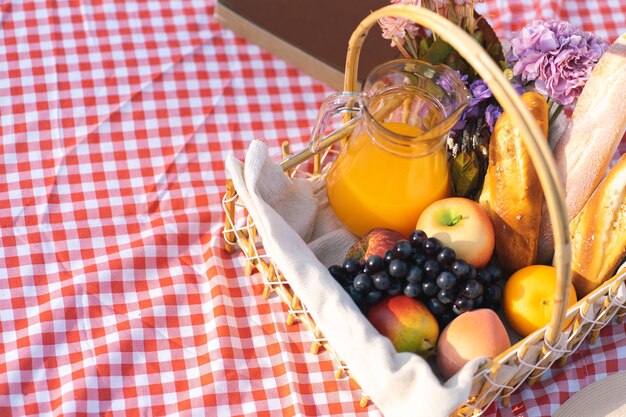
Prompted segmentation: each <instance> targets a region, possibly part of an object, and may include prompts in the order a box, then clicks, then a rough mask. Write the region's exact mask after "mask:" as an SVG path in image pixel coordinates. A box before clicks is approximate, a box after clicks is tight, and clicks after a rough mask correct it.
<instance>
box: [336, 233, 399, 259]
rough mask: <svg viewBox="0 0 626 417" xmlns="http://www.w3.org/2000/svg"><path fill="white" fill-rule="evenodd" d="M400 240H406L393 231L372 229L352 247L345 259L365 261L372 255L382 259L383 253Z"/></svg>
mask: <svg viewBox="0 0 626 417" xmlns="http://www.w3.org/2000/svg"><path fill="white" fill-rule="evenodd" d="M400 239H406V237H405V236H404V235H402V233H400V232H396V231H395V230H391V229H385V228H382V227H381V228H377V229H372V230H370V231H369V232H367V233H366V234H365V235H363V237H362V238H361V239H360V240H359V241H358V242H356V243H355V244H354V245H352V247H351V248H350V250H348V254H347V255H346V258H354V259H367V258H369V257H370V256H372V255H378V256H380V257H384V256H385V253H386V252H387V251H388V250H390V249H392V248H393V247H394V245H395V244H396V242H397V241H399V240H400Z"/></svg>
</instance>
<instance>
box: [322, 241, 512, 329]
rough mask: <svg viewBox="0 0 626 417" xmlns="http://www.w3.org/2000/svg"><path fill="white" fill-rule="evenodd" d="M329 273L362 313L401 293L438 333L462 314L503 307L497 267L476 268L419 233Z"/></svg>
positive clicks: (349, 260)
mask: <svg viewBox="0 0 626 417" xmlns="http://www.w3.org/2000/svg"><path fill="white" fill-rule="evenodd" d="M328 271H329V272H330V274H331V275H332V276H333V277H334V278H335V280H336V281H337V282H338V283H339V284H340V285H341V286H342V287H343V288H344V289H345V291H347V292H348V294H350V296H351V298H352V300H353V301H354V302H355V303H356V304H357V306H358V307H359V308H360V309H361V311H363V312H364V313H366V312H367V310H368V309H370V308H371V307H372V306H374V305H376V304H377V303H378V302H380V301H381V300H382V299H383V298H384V297H385V296H395V295H399V294H404V295H405V296H407V297H409V298H413V299H416V300H419V301H421V302H422V303H424V304H425V305H426V306H427V307H428V309H429V310H430V312H431V313H432V314H433V315H434V316H435V318H436V319H437V321H438V322H439V327H440V328H443V327H444V326H445V325H446V324H448V323H449V322H450V321H451V320H452V319H453V318H455V317H456V316H458V315H459V314H462V313H464V312H467V311H471V310H475V309H478V308H491V309H494V310H497V309H498V308H499V307H500V304H501V297H502V289H501V286H500V285H501V284H500V283H501V280H502V273H501V272H500V269H499V268H498V267H497V266H496V265H495V264H493V263H489V264H487V265H486V266H485V267H483V268H479V269H477V268H475V267H473V266H472V265H470V264H468V263H467V262H465V261H464V260H463V259H458V258H457V255H456V252H455V251H454V250H453V249H451V248H448V247H446V246H443V244H442V243H441V242H440V241H439V240H438V239H436V238H429V237H428V236H427V235H426V233H425V232H424V231H422V230H415V231H414V232H413V233H412V234H411V235H410V236H409V237H408V239H400V240H398V241H397V242H396V243H395V244H394V245H393V247H391V249H389V250H388V251H387V252H385V254H384V256H383V257H382V258H381V257H380V256H379V255H377V254H374V255H371V256H370V257H369V258H366V259H361V260H359V259H356V258H348V259H346V260H345V261H344V262H343V264H342V265H332V266H331V267H329V268H328Z"/></svg>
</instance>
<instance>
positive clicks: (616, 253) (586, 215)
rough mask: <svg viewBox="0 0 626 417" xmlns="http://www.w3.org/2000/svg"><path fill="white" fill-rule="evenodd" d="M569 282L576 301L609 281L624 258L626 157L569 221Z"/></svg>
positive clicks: (625, 247) (625, 254)
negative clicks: (570, 244) (571, 272)
mask: <svg viewBox="0 0 626 417" xmlns="http://www.w3.org/2000/svg"><path fill="white" fill-rule="evenodd" d="M569 228H570V235H571V238H572V270H573V275H572V283H573V284H574V287H575V288H576V293H577V295H578V298H579V299H580V298H582V297H584V296H585V295H587V294H589V293H590V292H591V291H593V290H594V289H595V288H597V287H598V286H599V285H601V284H602V283H603V282H604V281H606V280H607V279H609V278H611V277H612V276H613V274H614V273H615V270H616V269H617V266H618V265H619V263H620V262H621V261H622V260H623V259H624V258H625V257H626V155H622V157H621V158H620V160H619V161H617V164H616V165H615V166H613V168H611V170H610V171H609V173H608V175H607V176H606V178H605V179H604V180H603V181H602V182H601V183H600V185H599V186H598V188H597V190H596V191H595V192H594V193H593V195H592V196H591V197H590V198H589V200H588V201H587V203H586V204H585V206H584V207H583V209H582V210H581V212H580V213H579V214H578V215H577V216H576V217H574V220H572V221H571V222H570V225H569Z"/></svg>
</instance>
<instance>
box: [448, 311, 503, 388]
mask: <svg viewBox="0 0 626 417" xmlns="http://www.w3.org/2000/svg"><path fill="white" fill-rule="evenodd" d="M509 347H511V342H510V340H509V336H508V334H507V332H506V329H505V327H504V324H502V321H501V320H500V318H499V317H498V315H497V314H496V313H495V312H494V311H492V310H488V309H485V308H481V309H479V310H474V311H470V312H468V313H465V314H461V315H460V316H458V317H457V318H455V319H454V320H452V322H450V324H448V325H447V326H446V328H445V329H443V331H442V332H441V335H440V336H439V341H438V342H437V365H438V366H439V370H440V371H441V373H442V375H443V376H444V377H445V378H446V379H447V378H450V377H451V376H453V375H454V374H456V373H457V372H458V371H459V370H460V369H461V368H462V367H463V365H465V364H466V363H467V362H469V361H470V360H472V359H474V358H479V357H487V358H491V359H492V358H494V357H496V356H497V355H499V354H500V353H502V352H504V351H505V350H506V349H508V348H509Z"/></svg>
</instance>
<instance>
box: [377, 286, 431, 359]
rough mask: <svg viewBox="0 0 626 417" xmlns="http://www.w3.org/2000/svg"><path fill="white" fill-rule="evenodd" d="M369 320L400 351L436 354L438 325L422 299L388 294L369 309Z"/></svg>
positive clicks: (425, 355)
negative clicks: (389, 295) (388, 295)
mask: <svg viewBox="0 0 626 417" xmlns="http://www.w3.org/2000/svg"><path fill="white" fill-rule="evenodd" d="M367 319H368V320H369V321H370V323H372V325H373V326H374V327H375V328H376V330H378V331H379V332H380V334H382V335H383V336H386V337H388V338H389V339H390V340H391V343H392V344H393V346H394V348H395V349H396V350H397V351H398V352H413V353H417V354H418V355H421V356H424V357H428V356H431V355H432V354H433V353H434V349H435V345H436V343H437V337H438V336H439V325H438V323H437V320H436V319H435V317H434V316H433V315H432V313H431V312H430V311H429V310H428V308H427V307H426V306H425V305H424V304H423V303H422V302H421V301H418V300H415V299H413V298H410V297H407V296H405V295H396V296H393V297H387V298H385V299H383V300H382V301H381V302H379V303H378V304H376V305H375V306H373V307H372V308H370V310H369V312H368V313H367Z"/></svg>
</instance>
